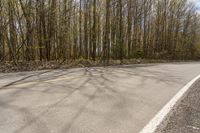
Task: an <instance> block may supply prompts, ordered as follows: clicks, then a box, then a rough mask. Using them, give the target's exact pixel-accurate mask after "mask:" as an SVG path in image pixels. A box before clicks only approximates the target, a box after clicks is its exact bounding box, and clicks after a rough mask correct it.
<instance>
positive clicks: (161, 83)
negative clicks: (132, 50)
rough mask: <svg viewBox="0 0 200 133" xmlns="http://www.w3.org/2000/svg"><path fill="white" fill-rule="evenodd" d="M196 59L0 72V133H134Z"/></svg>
mask: <svg viewBox="0 0 200 133" xmlns="http://www.w3.org/2000/svg"><path fill="white" fill-rule="evenodd" d="M199 74H200V63H179V64H178V63H175V64H151V65H132V66H117V67H107V68H101V67H99V68H88V69H85V68H79V69H69V70H52V71H37V72H20V73H10V74H0V132H1V133H137V132H139V131H140V130H141V129H142V128H143V127H144V126H145V125H146V124H147V123H148V122H149V121H150V120H151V119H152V118H153V117H154V115H155V114H156V113H157V112H158V111H159V110H160V109H161V108H162V107H163V106H164V105H165V104H166V103H167V102H168V101H169V100H170V99H171V98H172V97H173V96H174V95H175V94H176V93H177V92H178V91H179V90H180V89H181V88H182V87H183V86H184V85H185V84H187V83H188V82H189V81H190V80H191V79H193V78H194V77H195V76H197V75H199Z"/></svg>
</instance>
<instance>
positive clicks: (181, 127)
mask: <svg viewBox="0 0 200 133" xmlns="http://www.w3.org/2000/svg"><path fill="white" fill-rule="evenodd" d="M161 125H162V126H161V127H160V128H159V129H158V130H157V131H156V133H200V79H199V80H198V81H197V82H195V84H194V85H193V86H192V87H191V88H190V90H189V92H187V94H186V95H185V96H184V97H183V99H182V100H181V101H180V102H179V103H178V105H177V106H176V107H174V109H173V110H172V112H170V114H169V115H168V117H167V118H166V119H165V121H164V122H163V123H162V124H161Z"/></svg>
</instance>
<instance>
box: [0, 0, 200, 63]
mask: <svg viewBox="0 0 200 133" xmlns="http://www.w3.org/2000/svg"><path fill="white" fill-rule="evenodd" d="M199 29H200V15H199V14H198V13H197V11H196V9H195V6H194V5H193V4H189V2H188V1H187V0H0V61H1V62H5V61H11V62H14V63H17V62H20V61H22V62H27V61H39V60H40V61H54V60H59V61H61V60H63V61H65V60H75V59H88V60H94V61H95V60H123V59H132V58H145V59H146V58H147V59H195V58H197V55H198V49H197V47H198V43H199V36H200V34H199V33H200V30H199Z"/></svg>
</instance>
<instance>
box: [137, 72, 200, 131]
mask: <svg viewBox="0 0 200 133" xmlns="http://www.w3.org/2000/svg"><path fill="white" fill-rule="evenodd" d="M199 78H200V75H198V76H197V77H195V78H194V79H192V80H191V81H190V82H189V83H188V84H186V85H185V86H184V87H183V88H182V89H181V90H180V91H179V92H178V93H177V94H176V95H175V96H174V97H173V98H172V99H171V100H170V101H169V102H168V103H167V104H166V105H165V106H164V107H163V108H162V109H161V110H160V111H159V112H158V113H157V114H156V115H155V117H154V118H153V119H152V120H151V121H150V122H149V123H148V124H147V125H146V126H145V127H144V128H143V129H142V130H141V131H140V133H154V132H155V131H156V129H157V128H158V126H159V125H160V124H161V122H162V121H163V120H164V119H165V118H166V116H167V114H169V112H170V111H171V109H173V107H174V106H175V105H176V103H177V102H178V101H179V99H180V98H181V97H183V95H184V94H185V93H186V92H187V91H188V90H189V88H190V87H191V86H192V85H193V84H194V83H195V82H196V81H197V80H198V79H199Z"/></svg>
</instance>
